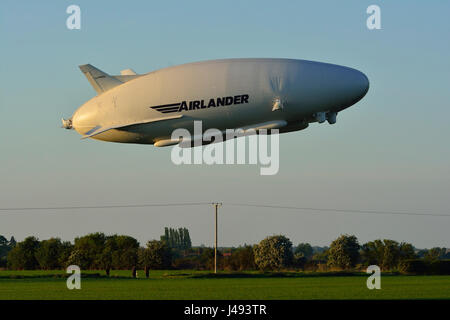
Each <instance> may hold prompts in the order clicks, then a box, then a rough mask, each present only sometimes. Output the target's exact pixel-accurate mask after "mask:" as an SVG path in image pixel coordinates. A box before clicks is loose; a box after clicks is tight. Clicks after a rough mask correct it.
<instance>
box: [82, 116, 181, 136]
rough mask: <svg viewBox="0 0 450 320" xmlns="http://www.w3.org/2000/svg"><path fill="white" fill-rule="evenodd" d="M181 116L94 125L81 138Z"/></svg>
mask: <svg viewBox="0 0 450 320" xmlns="http://www.w3.org/2000/svg"><path fill="white" fill-rule="evenodd" d="M181 117H183V115H182V114H180V115H176V116H171V117H165V118H154V119H150V120H144V121H138V122H130V123H126V124H119V125H114V126H109V127H108V126H106V127H102V126H100V125H99V126H96V127H94V128H92V129H91V130H89V131H88V132H86V133H85V134H84V136H83V137H81V139H86V138H91V137H94V136H96V135H98V134H100V133H103V132H106V131H109V130H113V129H124V128H127V127H131V126H137V125H142V124H147V123H152V122H158V121H165V120H172V119H178V118H181Z"/></svg>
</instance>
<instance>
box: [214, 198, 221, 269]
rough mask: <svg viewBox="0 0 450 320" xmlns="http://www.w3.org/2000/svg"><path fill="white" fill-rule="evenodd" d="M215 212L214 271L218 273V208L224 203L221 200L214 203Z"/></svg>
mask: <svg viewBox="0 0 450 320" xmlns="http://www.w3.org/2000/svg"><path fill="white" fill-rule="evenodd" d="M212 205H213V207H214V209H215V213H216V219H215V233H214V273H217V209H218V208H219V207H221V206H222V203H221V202H220V203H219V202H213V203H212Z"/></svg>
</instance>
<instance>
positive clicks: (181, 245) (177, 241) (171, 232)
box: [160, 227, 192, 250]
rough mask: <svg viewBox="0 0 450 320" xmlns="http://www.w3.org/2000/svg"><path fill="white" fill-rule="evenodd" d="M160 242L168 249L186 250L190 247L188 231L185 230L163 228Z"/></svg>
mask: <svg viewBox="0 0 450 320" xmlns="http://www.w3.org/2000/svg"><path fill="white" fill-rule="evenodd" d="M160 239H161V241H165V242H166V243H167V246H168V247H169V248H174V249H180V250H188V249H190V248H191V247H192V242H191V237H190V236H189V230H188V229H186V228H178V230H177V229H173V228H167V227H166V228H164V235H162V236H161V237H160Z"/></svg>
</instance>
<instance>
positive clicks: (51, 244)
mask: <svg viewBox="0 0 450 320" xmlns="http://www.w3.org/2000/svg"><path fill="white" fill-rule="evenodd" d="M62 252H63V244H62V242H61V240H60V239H59V238H50V239H48V240H43V241H41V243H40V246H39V248H37V249H36V253H35V256H36V260H37V262H38V263H39V266H40V268H41V269H44V270H51V269H58V268H60V267H61V263H60V262H61V261H60V257H61V255H62Z"/></svg>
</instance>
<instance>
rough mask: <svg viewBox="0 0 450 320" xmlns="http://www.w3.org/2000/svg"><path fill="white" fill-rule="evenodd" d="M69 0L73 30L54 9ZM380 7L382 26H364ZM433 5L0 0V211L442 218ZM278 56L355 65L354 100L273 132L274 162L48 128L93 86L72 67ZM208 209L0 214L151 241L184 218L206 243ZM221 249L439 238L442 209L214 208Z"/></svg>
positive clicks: (54, 227)
mask: <svg viewBox="0 0 450 320" xmlns="http://www.w3.org/2000/svg"><path fill="white" fill-rule="evenodd" d="M71 4H77V5H79V6H80V7H81V30H68V29H67V28H66V19H67V17H68V14H66V8H67V7H68V6H69V5H71ZM371 4H377V5H379V6H380V7H381V19H382V29H381V30H373V31H370V30H368V29H367V27H366V19H367V16H368V15H367V14H366V8H367V7H368V6H369V5H371ZM449 12H450V2H448V1H380V0H371V1H364V0H355V1H335V0H330V1H261V0H258V1H79V0H73V1H16V0H15V1H9V0H7V1H5V0H3V1H1V3H0V40H1V42H0V58H1V60H0V61H1V62H0V75H1V76H0V103H1V108H0V133H1V135H0V155H1V158H0V159H1V166H0V207H3V208H4V207H27V206H32V207H35V206H66V205H75V206H76V205H104V204H107V205H111V204H123V203H125V204H129V203H161V202H184V201H194V202H196V201H223V202H224V203H227V202H247V203H264V204H280V205H291V206H301V207H318V208H337V209H340V208H344V209H362V210H388V211H413V212H424V213H440V214H450V197H449V194H450V192H449V191H450V161H449V160H450V150H449V149H450V148H449V137H450V126H449V119H450V108H449V107H450V105H449V101H450V99H449V96H450V90H449V89H450V88H449V84H450V59H449V54H450V41H449V35H450V20H449V19H448V15H449ZM238 57H280V58H298V59H308V60H317V61H322V62H330V63H335V64H340V65H345V66H349V67H353V68H356V69H359V70H361V71H363V72H364V73H365V74H366V75H367V76H368V78H369V79H370V84H371V87H370V90H369V92H368V94H367V96H366V97H365V98H364V99H363V100H362V101H361V102H359V103H358V104H357V105H355V106H353V107H351V108H350V109H347V110H346V111H344V112H342V113H341V114H339V116H338V122H337V124H335V125H333V126H330V125H328V124H322V125H319V124H313V125H311V126H310V127H309V128H308V129H307V130H305V131H301V132H295V133H289V134H286V135H282V136H280V171H279V173H278V174H277V175H275V176H260V175H259V168H258V167H257V166H251V165H241V166H236V165H234V166H233V165H228V166H225V165H223V166H220V165H215V166H207V165H201V166H199V165H197V166H194V165H192V166H187V165H184V166H175V165H174V164H172V162H171V161H170V150H171V148H165V149H164V148H163V149H157V148H154V147H152V146H149V145H123V144H114V143H106V142H100V141H95V140H80V136H79V135H78V134H76V133H75V132H71V131H66V130H63V129H61V128H60V126H61V124H60V118H61V117H63V116H64V117H69V116H71V114H72V113H73V111H75V110H76V108H78V107H79V106H80V105H81V104H82V103H84V102H85V101H87V100H89V99H90V98H92V97H93V96H94V95H95V91H94V90H93V89H92V87H91V86H90V84H89V83H88V81H87V80H86V79H85V77H84V76H83V74H82V73H81V72H80V71H79V69H78V65H80V64H85V63H91V64H93V65H95V66H97V67H98V68H100V69H102V70H104V71H105V72H108V73H110V74H118V73H119V72H120V70H123V69H126V68H133V69H134V70H135V71H136V72H138V73H145V72H149V71H151V70H155V69H159V68H163V67H167V66H171V65H177V64H182V63H186V62H192V61H200V60H206V59H217V58H238ZM213 221H214V220H213V211H212V208H211V207H208V206H200V207H187V208H180V207H176V208H146V209H142V208H140V209H138V208H136V209H108V210H105V209H101V210H82V211H80V210H73V211H70V210H69V211H51V212H45V211H44V212H42V211H39V212H38V211H36V212H34V211H26V212H18V211H16V212H5V211H3V212H0V234H3V235H5V236H8V237H9V236H11V235H14V236H15V237H16V238H17V239H20V240H21V239H23V238H24V237H25V236H28V235H36V236H38V237H39V238H40V239H46V238H49V237H51V236H58V237H61V238H62V239H65V240H72V239H73V238H74V237H75V236H77V235H83V234H86V233H89V232H95V231H102V232H105V233H107V234H111V233H121V234H129V235H132V236H134V237H136V238H137V239H138V240H139V241H141V243H143V242H145V241H147V240H150V239H154V238H159V236H160V235H161V234H162V233H163V228H164V227H165V226H171V227H181V226H185V227H188V228H189V230H190V232H191V237H192V240H193V243H194V244H195V245H198V244H205V245H212V244H213ZM220 222H221V224H220V236H219V240H220V243H221V244H222V245H239V244H242V243H256V242H258V241H260V240H261V239H263V238H264V237H265V236H267V235H271V234H280V233H281V234H285V235H287V236H288V237H289V238H291V240H292V241H293V242H294V244H297V243H298V242H310V243H312V244H315V245H327V244H329V243H330V242H331V241H332V240H333V239H335V238H336V237H337V236H339V235H340V234H342V233H349V234H355V235H356V236H357V237H358V238H359V240H360V242H366V241H368V240H374V239H378V238H389V239H394V240H397V241H408V242H411V243H413V244H414V245H416V246H417V247H421V248H422V247H432V246H447V247H449V246H450V232H449V229H450V218H448V217H434V216H389V215H361V214H337V213H330V212H328V213H325V212H324V213H320V212H307V211H289V210H276V209H255V208H241V207H231V206H226V205H224V207H222V208H221V209H220Z"/></svg>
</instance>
